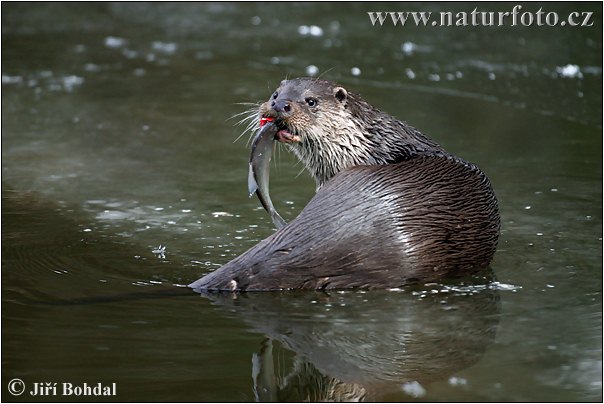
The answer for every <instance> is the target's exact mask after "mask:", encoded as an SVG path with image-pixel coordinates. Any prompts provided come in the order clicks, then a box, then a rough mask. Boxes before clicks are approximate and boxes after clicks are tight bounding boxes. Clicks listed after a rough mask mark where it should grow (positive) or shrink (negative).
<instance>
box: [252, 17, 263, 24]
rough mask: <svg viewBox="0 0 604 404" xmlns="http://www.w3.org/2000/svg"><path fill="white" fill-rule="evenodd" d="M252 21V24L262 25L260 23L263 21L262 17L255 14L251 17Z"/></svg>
mask: <svg viewBox="0 0 604 404" xmlns="http://www.w3.org/2000/svg"><path fill="white" fill-rule="evenodd" d="M250 22H251V23H252V25H260V23H262V18H260V17H259V16H257V15H255V16H253V17H252V18H251V19H250Z"/></svg>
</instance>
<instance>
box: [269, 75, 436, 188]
mask: <svg viewBox="0 0 604 404" xmlns="http://www.w3.org/2000/svg"><path fill="white" fill-rule="evenodd" d="M259 113H260V118H269V119H270V120H272V121H274V123H275V125H277V127H278V128H279V131H278V132H277V135H276V137H275V138H276V140H278V141H280V142H282V143H286V144H287V145H288V146H289V148H290V149H291V150H292V151H293V152H294V154H296V156H297V157H298V158H299V159H300V160H301V161H302V162H303V163H304V165H305V166H306V168H307V170H308V171H309V172H310V174H311V176H312V177H313V178H314V179H315V181H316V182H317V189H318V188H320V187H321V186H322V185H323V184H324V183H325V182H326V181H327V180H328V179H330V178H331V177H333V176H334V175H335V174H337V173H338V172H340V171H342V170H345V169H347V168H349V167H352V166H355V165H375V164H388V163H391V162H393V161H397V160H398V159H399V158H400V156H399V154H401V153H406V152H407V146H409V145H413V143H426V142H428V143H426V144H428V145H435V144H434V143H430V141H429V140H428V139H427V138H425V137H424V136H423V135H422V134H421V133H419V132H418V131H416V130H415V129H413V128H411V127H409V126H407V125H406V124H404V123H402V122H400V121H397V120H396V119H394V118H392V117H391V116H389V115H388V114H385V113H383V112H381V111H379V110H378V109H377V108H374V107H373V106H371V105H370V104H368V103H367V102H366V101H364V100H363V99H362V98H361V97H360V96H358V95H356V94H354V93H351V92H348V91H347V90H346V89H345V88H344V87H341V86H339V85H337V84H334V83H331V82H329V81H324V80H317V79H312V78H297V79H292V80H284V81H282V82H281V84H280V85H279V88H277V89H276V90H275V92H273V94H272V95H271V97H270V98H269V100H268V101H266V102H264V103H262V104H261V105H260V110H259Z"/></svg>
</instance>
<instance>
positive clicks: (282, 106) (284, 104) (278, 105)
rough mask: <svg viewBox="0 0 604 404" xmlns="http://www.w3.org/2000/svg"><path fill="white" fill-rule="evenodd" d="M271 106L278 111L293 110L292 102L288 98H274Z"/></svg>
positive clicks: (286, 111)
mask: <svg viewBox="0 0 604 404" xmlns="http://www.w3.org/2000/svg"><path fill="white" fill-rule="evenodd" d="M271 108H272V109H273V110H274V111H275V112H278V113H289V112H291V110H292V107H291V103H290V102H289V101H287V100H273V101H272V102H271Z"/></svg>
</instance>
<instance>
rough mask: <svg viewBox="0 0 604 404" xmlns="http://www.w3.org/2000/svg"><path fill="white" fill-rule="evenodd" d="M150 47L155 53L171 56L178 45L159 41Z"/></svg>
mask: <svg viewBox="0 0 604 404" xmlns="http://www.w3.org/2000/svg"><path fill="white" fill-rule="evenodd" d="M151 47H152V48H153V50H155V51H158V52H163V53H167V54H172V53H174V52H176V50H177V49H178V45H177V44H175V43H174V42H161V41H155V42H153V43H152V44H151Z"/></svg>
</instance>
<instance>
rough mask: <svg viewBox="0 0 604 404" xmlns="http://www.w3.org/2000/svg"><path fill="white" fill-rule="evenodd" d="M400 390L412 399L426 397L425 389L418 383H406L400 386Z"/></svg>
mask: <svg viewBox="0 0 604 404" xmlns="http://www.w3.org/2000/svg"><path fill="white" fill-rule="evenodd" d="M401 389H402V390H403V391H404V392H405V393H407V394H409V395H410V396H412V397H415V398H419V397H423V396H425V395H426V389H425V388H424V387H423V386H422V385H421V384H419V382H416V381H412V382H407V383H405V384H403V385H402V386H401Z"/></svg>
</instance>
